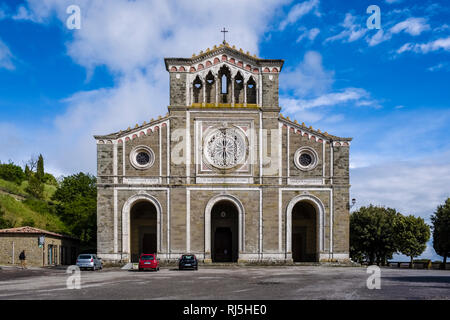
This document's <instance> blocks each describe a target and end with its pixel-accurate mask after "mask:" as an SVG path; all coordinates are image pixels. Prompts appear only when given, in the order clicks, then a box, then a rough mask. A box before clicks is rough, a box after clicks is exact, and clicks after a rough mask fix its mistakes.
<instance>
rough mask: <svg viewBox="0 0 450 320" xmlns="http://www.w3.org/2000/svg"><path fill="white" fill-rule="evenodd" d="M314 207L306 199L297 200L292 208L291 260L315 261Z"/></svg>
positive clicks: (315, 225) (315, 226)
mask: <svg viewBox="0 0 450 320" xmlns="http://www.w3.org/2000/svg"><path fill="white" fill-rule="evenodd" d="M316 216H317V214H316V209H315V208H314V207H313V206H312V205H311V204H310V203H308V202H306V201H300V202H298V203H297V204H296V205H295V206H294V208H293V209H292V260H294V262H314V261H317V250H316V248H317V231H316V229H317V223H316Z"/></svg>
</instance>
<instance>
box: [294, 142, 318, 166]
mask: <svg viewBox="0 0 450 320" xmlns="http://www.w3.org/2000/svg"><path fill="white" fill-rule="evenodd" d="M317 162H318V156H317V152H316V151H315V150H314V149H313V148H310V147H303V148H300V149H298V150H297V151H296V152H295V154H294V164H295V166H296V167H297V168H298V169H300V170H312V169H314V168H315V167H316V166H317Z"/></svg>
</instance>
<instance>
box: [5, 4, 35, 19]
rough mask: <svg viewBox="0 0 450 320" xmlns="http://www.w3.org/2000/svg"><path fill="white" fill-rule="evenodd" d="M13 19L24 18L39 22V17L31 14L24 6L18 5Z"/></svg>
mask: <svg viewBox="0 0 450 320" xmlns="http://www.w3.org/2000/svg"><path fill="white" fill-rule="evenodd" d="M12 18H13V20H26V21H32V22H41V19H38V18H37V17H36V16H35V15H33V14H32V13H31V12H30V11H29V10H28V9H27V8H26V7H25V6H23V5H22V6H19V7H18V8H17V13H16V14H15V15H13V16H12Z"/></svg>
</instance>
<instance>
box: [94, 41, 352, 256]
mask: <svg viewBox="0 0 450 320" xmlns="http://www.w3.org/2000/svg"><path fill="white" fill-rule="evenodd" d="M283 63H284V61H283V60H279V59H261V58H258V57H256V56H255V55H251V54H250V53H249V52H244V51H243V50H242V49H239V50H238V49H236V48H235V47H234V46H233V47H232V46H230V45H228V43H226V42H224V43H223V44H221V45H219V46H214V48H212V49H209V48H208V49H207V50H206V51H201V52H200V54H194V55H193V56H192V57H191V58H166V59H165V65H166V69H167V71H168V73H169V81H170V105H169V106H168V113H167V114H166V115H165V116H160V117H158V118H157V119H151V120H147V121H144V122H143V123H142V124H141V125H138V124H136V125H135V126H132V127H129V128H128V129H125V130H120V131H118V132H115V133H111V134H107V135H98V136H95V139H96V142H97V183H98V184H97V187H98V202H97V227H98V229H97V239H98V240H97V241H98V242H97V250H98V255H99V256H101V257H102V258H103V259H104V260H110V261H116V262H117V261H122V262H126V261H136V260H137V258H138V256H139V254H140V253H157V254H158V256H159V257H160V258H161V259H166V260H176V259H178V258H179V257H180V255H181V254H182V253H186V252H190V253H194V254H196V255H197V257H198V258H199V259H200V260H203V261H204V262H205V263H210V262H237V261H256V262H258V261H261V262H262V261H277V262H292V261H294V262H295V261H315V262H322V261H324V262H325V261H348V259H349V188H350V184H349V147H350V141H351V138H342V137H337V136H333V135H331V134H328V133H327V132H324V131H321V130H319V129H313V128H312V127H310V126H307V125H305V124H304V123H302V122H298V121H296V120H291V119H289V118H288V117H284V116H283V115H282V114H281V113H280V111H281V107H280V105H279V101H278V100H279V99H278V86H279V74H280V72H281V71H282V67H283ZM299 116H300V117H301V114H299Z"/></svg>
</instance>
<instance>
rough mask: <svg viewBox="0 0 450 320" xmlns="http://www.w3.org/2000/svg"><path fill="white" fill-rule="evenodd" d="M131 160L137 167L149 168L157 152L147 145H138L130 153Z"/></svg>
mask: <svg viewBox="0 0 450 320" xmlns="http://www.w3.org/2000/svg"><path fill="white" fill-rule="evenodd" d="M130 162H131V165H132V166H133V167H135V168H136V169H147V168H150V167H151V166H152V165H153V163H154V162H155V154H154V152H153V150H152V149H151V148H149V147H147V146H137V147H135V148H134V149H133V150H132V151H131V153H130Z"/></svg>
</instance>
